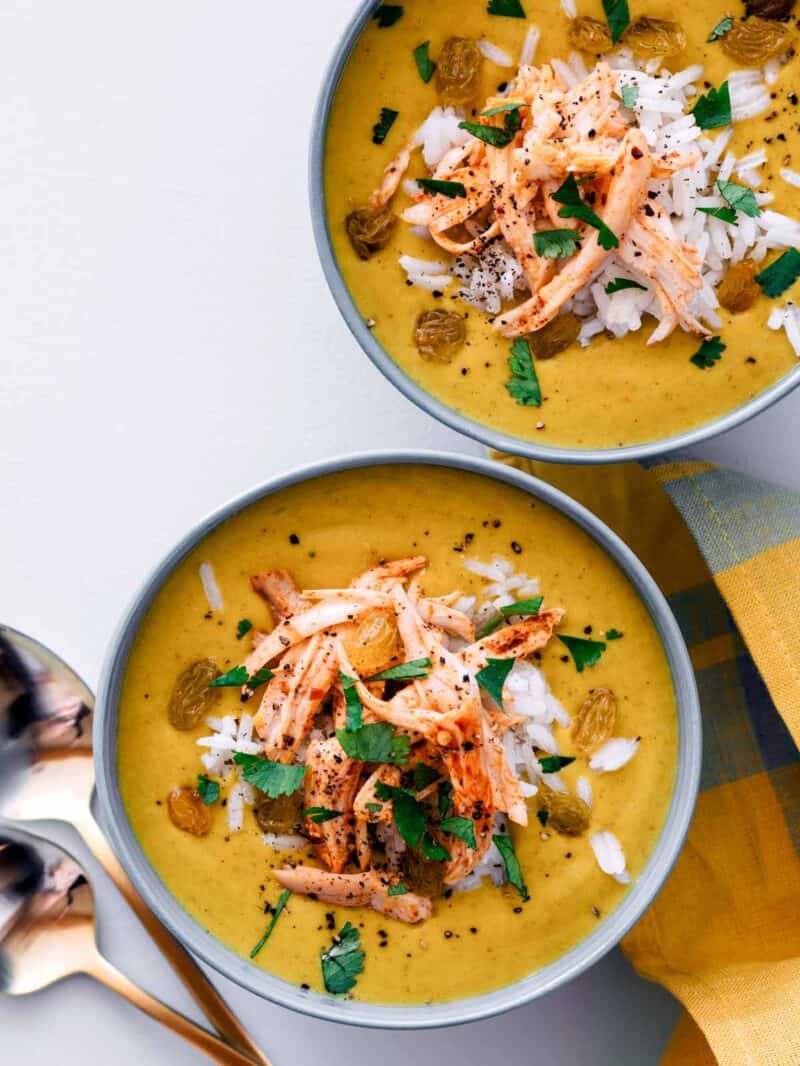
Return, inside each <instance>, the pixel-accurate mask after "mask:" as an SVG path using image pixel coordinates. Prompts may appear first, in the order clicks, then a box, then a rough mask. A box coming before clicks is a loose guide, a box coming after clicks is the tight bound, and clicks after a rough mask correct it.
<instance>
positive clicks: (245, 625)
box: [236, 618, 253, 640]
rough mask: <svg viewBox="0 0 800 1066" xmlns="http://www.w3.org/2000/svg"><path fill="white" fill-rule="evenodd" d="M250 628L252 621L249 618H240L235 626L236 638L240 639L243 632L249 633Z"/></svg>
mask: <svg viewBox="0 0 800 1066" xmlns="http://www.w3.org/2000/svg"><path fill="white" fill-rule="evenodd" d="M252 628H253V623H252V622H251V621H250V619H249V618H240V619H239V623H238V625H237V626H236V639H237V640H241V639H242V637H243V636H244V635H245V633H249V632H250V630H251V629H252Z"/></svg>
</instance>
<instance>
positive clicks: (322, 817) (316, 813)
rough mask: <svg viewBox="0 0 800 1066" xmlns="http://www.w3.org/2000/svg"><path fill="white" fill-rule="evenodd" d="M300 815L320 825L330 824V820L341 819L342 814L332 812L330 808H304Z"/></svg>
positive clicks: (340, 812)
mask: <svg viewBox="0 0 800 1066" xmlns="http://www.w3.org/2000/svg"><path fill="white" fill-rule="evenodd" d="M300 813H301V814H302V816H303V817H304V818H310V819H311V821H312V822H315V823H316V824H317V825H322V823H323V822H330V821H331V819H332V818H341V817H342V813H343V812H342V811H332V810H331V809H330V807H306V809H305V810H304V811H301V812H300Z"/></svg>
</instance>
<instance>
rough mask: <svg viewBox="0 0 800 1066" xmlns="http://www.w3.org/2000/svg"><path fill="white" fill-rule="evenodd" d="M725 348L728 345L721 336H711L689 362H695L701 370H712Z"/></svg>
mask: <svg viewBox="0 0 800 1066" xmlns="http://www.w3.org/2000/svg"><path fill="white" fill-rule="evenodd" d="M725 348H726V345H724V344H723V343H722V341H721V340H720V339H719V337H710V338H709V339H708V340H704V341H703V343H702V344H701V345H700V347H699V348H698V349H697V351H696V352H695V353H694V355H693V356H692V357H691V359H690V360H689V362H690V363H694V365H695V366H696V367H699V369H700V370H710V369H711V367H713V365H714V364H715V363H716V362H717V360H719V359H721V358H722V353H723V352H724V351H725Z"/></svg>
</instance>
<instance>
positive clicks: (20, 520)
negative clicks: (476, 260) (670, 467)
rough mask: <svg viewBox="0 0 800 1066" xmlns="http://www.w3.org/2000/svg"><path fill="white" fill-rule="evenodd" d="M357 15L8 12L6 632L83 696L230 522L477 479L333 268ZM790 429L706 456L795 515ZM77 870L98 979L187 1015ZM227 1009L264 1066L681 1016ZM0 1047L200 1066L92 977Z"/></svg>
mask: <svg viewBox="0 0 800 1066" xmlns="http://www.w3.org/2000/svg"><path fill="white" fill-rule="evenodd" d="M354 3H355V0H325V2H322V0H306V3H297V2H285V3H284V2H278V0H229V2H227V3H225V2H222V0H217V2H211V0H167V2H164V0H159V2H156V0H139V2H138V3H136V4H122V3H119V4H118V3H109V2H108V0H71V2H70V3H64V2H61V0H50V2H49V3H48V2H39V3H34V4H31V3H30V2H29V0H0V501H2V502H0V593H1V597H0V620H2V621H4V622H7V623H9V624H11V625H14V626H16V627H18V628H20V629H22V630H25V631H28V632H30V633H32V634H34V635H36V636H38V637H39V638H41V639H42V640H44V641H45V642H46V643H48V644H50V645H51V646H52V647H53V648H55V649H56V650H58V651H59V652H60V653H61V654H62V655H63V656H64V657H65V658H66V659H67V660H68V661H69V662H71V663H72V664H73V665H74V666H75V667H76V668H77V669H78V670H79V671H80V672H81V673H82V674H83V675H84V676H85V677H86V678H87V680H88V681H89V682H90V683H92V684H94V683H95V682H96V680H97V675H98V670H99V666H100V662H101V658H102V655H103V652H104V650H105V648H106V644H107V642H108V639H109V635H110V633H111V630H112V627H113V626H114V625H115V623H116V621H117V619H118V617H119V615H120V613H121V611H122V608H123V606H124V605H125V604H126V602H127V601H128V600H129V598H130V597H131V596H132V594H133V592H134V591H135V589H136V587H137V585H138V583H139V581H140V579H141V577H142V576H143V574H144V573H145V572H146V571H147V569H148V568H149V567H150V566H151V565H152V564H153V563H154V562H155V561H156V560H157V559H158V558H159V557H160V556H161V555H162V554H163V553H164V552H165V551H166V550H167V549H168V548H169V547H170V546H171V545H172V544H173V542H174V541H175V540H176V539H177V538H178V537H179V536H180V535H181V534H182V533H183V532H184V531H185V530H186V529H187V528H188V527H189V526H190V525H191V524H192V523H194V521H195V520H196V519H197V518H199V517H200V516H201V515H203V514H204V513H205V512H206V511H208V510H210V509H212V508H214V507H215V506H217V505H218V504H219V503H220V502H222V501H223V500H225V499H227V498H228V497H230V496H232V495H233V494H235V493H238V492H239V491H241V490H243V489H245V488H247V487H249V486H251V485H253V484H254V483H256V482H258V481H260V480H263V479H264V478H267V477H269V476H271V475H272V474H274V473H276V472H277V471H280V470H282V469H285V468H287V467H290V466H294V465H297V464H300V463H304V462H307V461H309V460H312V459H318V458H321V457H324V456H328V455H333V454H337V453H341V452H344V451H348V450H356V449H366V448H372V447H403V446H407V445H420V446H424V447H431V448H437V449H453V450H461V451H469V452H480V451H481V448H480V446H479V445H477V444H475V443H474V442H472V441H469V440H467V439H466V438H463V437H461V436H459V435H458V434H456V433H453V432H451V431H449V430H448V429H446V428H444V427H442V426H440V425H438V424H437V423H435V422H433V421H432V420H431V419H430V418H428V417H427V416H426V415H424V414H423V413H421V412H420V411H417V410H416V409H415V408H414V407H412V406H411V405H410V404H409V403H408V402H407V401H406V400H404V399H403V398H402V397H401V396H400V395H399V394H398V393H396V392H395V391H394V390H393V389H392V388H391V387H390V386H389V385H388V384H387V383H386V382H385V381H384V380H383V378H382V377H381V376H380V375H379V374H378V372H377V371H376V370H374V369H373V368H372V367H371V365H370V364H369V363H368V362H367V360H366V359H365V357H364V356H363V355H362V354H361V353H360V351H359V350H358V349H357V346H356V344H355V342H354V341H353V340H352V339H351V337H350V335H349V333H348V332H347V330H346V328H345V326H344V324H343V322H342V320H341V319H340V317H339V314H338V312H337V311H336V309H335V307H334V305H333V302H332V300H331V298H330V296H329V294H328V291H327V289H326V286H325V282H324V280H323V277H322V272H321V270H320V267H319V264H318V261H317V256H316V252H315V249H314V246H313V241H312V235H311V227H310V223H309V219H308V209H307V202H306V195H307V194H306V154H307V141H308V129H309V122H310V116H311V111H312V106H313V103H314V99H315V96H316V92H317V87H318V84H319V80H320V77H321V73H322V69H323V67H324V64H325V63H326V62H327V59H328V56H329V54H330V52H331V50H332V48H333V45H334V42H335V40H336V39H337V37H338V35H339V33H340V32H341V30H342V29H343V27H344V24H345V22H346V20H347V18H348V15H349V13H350V12H351V11H352V9H353V7H354ZM766 343H769V339H768V338H767V339H766ZM297 412H304V418H300V417H298V414H297ZM798 413H800V393H797V394H795V396H794V397H789V398H788V399H786V400H784V401H783V402H782V403H781V404H779V405H778V406H776V407H774V408H773V409H772V410H771V411H769V412H767V413H766V414H764V415H762V416H761V417H760V418H759V419H758V420H756V421H755V422H751V423H750V424H749V425H747V426H744V427H742V428H741V429H739V430H738V431H736V432H734V433H731V434H729V435H728V436H726V437H725V438H724V439H720V440H717V441H715V442H714V443H713V444H709V445H706V446H705V447H703V448H701V449H698V454H701V455H703V456H705V457H709V458H714V459H717V460H719V461H722V462H727V463H728V464H730V465H733V466H738V467H739V468H742V469H747V470H750V471H752V472H754V473H759V474H761V475H763V476H767V477H772V478H773V479H779V480H781V481H784V482H785V483H787V484H793V485H795V486H797V487H799V488H800V451H799V450H798V448H797V446H796V443H795V440H796V438H795V436H794V427H795V425H796V422H797V416H798ZM50 828H51V829H52V833H53V835H54V836H57V838H58V839H59V840H61V841H62V842H64V843H66V844H67V845H68V846H69V847H70V848H72V849H73V850H74V851H75V852H76V854H78V855H80V856H81V857H82V858H85V857H86V852H85V849H84V848H83V847H82V845H81V844H80V843H79V841H78V840H77V838H76V837H75V836H74V834H73V833H72V832H71V831H70V830H68V829H66V828H65V827H63V826H61V827H59V826H57V825H54V826H52V827H50ZM87 865H88V866H89V868H90V869H91V870H92V872H93V873H96V895H97V897H98V907H99V928H100V942H101V945H102V947H103V949H104V951H106V952H107V953H108V955H109V957H110V958H111V959H112V960H113V961H114V962H115V963H116V964H117V965H118V966H120V967H121V968H123V969H124V970H126V971H127V972H128V973H129V974H130V975H131V976H132V977H134V978H135V979H137V980H139V981H140V982H141V983H142V984H143V985H145V986H146V987H147V988H148V989H149V990H150V991H152V992H154V993H155V994H157V995H159V996H162V997H163V998H165V999H167V1000H169V1001H170V1002H172V1003H173V1004H175V1005H176V1006H178V1007H181V1008H182V1009H184V1010H186V1011H187V1012H189V1013H194V1012H193V1011H192V1008H191V1006H190V1004H189V1002H188V1000H187V997H186V995H185V994H184V993H183V990H182V988H181V987H180V986H179V985H178V983H177V982H176V980H175V979H174V978H173V975H172V972H171V971H170V970H169V968H168V967H167V965H166V963H164V962H163V960H162V959H161V957H160V956H159V955H158V953H157V952H156V951H155V949H154V948H153V947H152V945H151V944H150V942H149V940H148V938H147V937H146V935H145V934H144V933H143V932H142V930H141V929H140V927H139V926H138V924H137V922H136V920H135V919H134V918H133V917H132V916H131V915H130V914H128V913H127V912H126V910H125V907H124V905H123V904H122V903H121V901H120V900H119V898H118V897H117V896H116V895H115V893H114V891H113V889H112V888H111V887H110V885H109V883H108V882H107V881H106V880H105V878H104V877H103V875H102V874H101V873H99V872H97V867H96V866H93V865H92V863H91V860H89V861H88V862H87ZM218 983H219V985H220V986H221V988H222V990H223V992H224V994H225V995H226V996H227V997H228V998H229V1000H230V1002H232V1003H233V1004H234V1006H235V1007H236V1009H237V1010H238V1011H239V1012H240V1013H241V1015H242V1017H243V1018H244V1019H245V1021H246V1023H247V1024H248V1025H249V1027H250V1028H251V1030H252V1032H253V1033H254V1034H255V1035H256V1037H257V1038H258V1039H259V1040H260V1041H261V1043H262V1044H263V1046H264V1047H265V1048H266V1049H267V1050H268V1051H269V1052H271V1053H272V1054H273V1056H274V1061H275V1066H302V1064H306V1063H308V1064H312V1063H313V1064H315V1066H316V1063H317V1062H318V1061H319V1059H320V1053H321V1052H322V1053H323V1054H324V1055H325V1061H327V1062H331V1063H345V1062H346V1063H348V1064H350V1066H362V1064H363V1066H368V1064H370V1066H371V1064H373V1063H375V1062H380V1063H381V1064H382V1066H400V1064H401V1063H407V1062H408V1061H409V1060H411V1061H413V1062H414V1063H415V1064H416V1066H428V1064H431V1066H432V1064H434V1063H437V1064H438V1063H440V1062H441V1059H442V1057H443V1056H446V1057H447V1059H448V1061H453V1062H459V1063H462V1064H464V1066H478V1064H482V1063H484V1062H485V1061H486V1060H487V1058H488V1057H489V1056H491V1055H493V1054H497V1051H500V1049H501V1048H502V1051H501V1054H502V1055H503V1057H504V1058H506V1059H508V1060H509V1061H513V1060H514V1059H516V1058H518V1057H522V1061H525V1062H531V1061H535V1062H537V1063H557V1064H560V1066H561V1064H563V1066H589V1064H591V1066H598V1064H605V1063H614V1064H615V1066H627V1064H631V1066H633V1064H636V1066H648V1064H651V1063H656V1062H657V1061H658V1057H659V1054H660V1052H661V1050H662V1049H663V1047H664V1046H665V1044H666V1042H667V1040H668V1037H669V1034H670V1032H671V1030H672V1027H673V1025H674V1023H675V1020H676V1018H677V1016H678V1007H677V1005H676V1004H675V1003H674V1002H673V1001H672V1000H671V998H670V997H669V996H668V995H667V994H666V993H665V992H664V991H662V990H661V989H660V988H657V987H655V986H653V985H650V984H647V983H646V982H644V981H641V980H639V979H638V978H637V977H636V976H635V975H634V973H633V972H632V970H631V969H630V967H629V966H628V964H627V963H626V962H625V961H624V959H623V958H622V956H621V955H620V954H618V953H615V954H612V955H611V956H609V957H608V958H607V959H606V960H605V961H604V962H602V963H601V964H600V965H598V966H597V967H595V969H594V970H592V971H591V972H589V973H588V974H586V975H584V976H583V977H582V978H581V979H580V980H578V981H576V982H574V983H573V984H572V985H570V986H569V987H567V988H564V989H562V990H560V991H559V992H557V993H555V994H553V995H551V996H550V997H548V998H547V999H546V1000H545V1001H541V1002H538V1003H534V1004H532V1005H531V1006H529V1007H526V1008H522V1009H520V1010H518V1011H516V1012H514V1013H512V1014H510V1015H507V1016H506V1017H504V1018H500V1019H495V1020H493V1021H488V1022H483V1023H479V1024H475V1025H471V1026H467V1027H462V1028H461V1029H457V1030H449V1031H441V1032H438V1033H423V1034H399V1035H396V1034H388V1035H387V1034H381V1033H376V1032H371V1031H367V1030H351V1029H347V1028H345V1027H343V1026H336V1025H332V1024H328V1023H324V1022H318V1021H312V1020H309V1019H306V1018H303V1017H301V1016H299V1015H295V1014H292V1013H290V1012H288V1011H285V1010H283V1009H281V1008H279V1007H275V1006H272V1005H271V1004H269V1003H265V1002H261V1001H260V1000H258V999H257V998H256V997H254V996H253V995H251V994H249V993H247V992H244V991H241V990H239V989H238V988H236V987H235V986H234V985H232V984H230V983H228V982H227V981H225V980H223V979H222V978H219V980H218ZM0 1033H2V1056H1V1057H2V1059H3V1060H4V1061H7V1062H17V1061H44V1058H45V1056H48V1057H49V1056H53V1055H55V1056H57V1057H58V1061H59V1062H60V1063H62V1064H63V1066H72V1064H73V1063H74V1064H76V1066H77V1064H78V1063H84V1062H87V1061H89V1062H91V1061H100V1056H101V1055H103V1056H106V1057H107V1059H108V1060H109V1061H113V1062H115V1063H117V1064H119V1066H126V1064H128V1063H130V1064H131V1066H140V1064H141V1063H142V1062H147V1063H148V1064H149V1066H160V1064H164V1066H180V1064H183V1063H190V1062H198V1061H200V1056H199V1055H198V1054H197V1053H195V1052H193V1051H192V1050H190V1049H189V1048H188V1047H187V1046H185V1045H183V1044H182V1043H181V1042H180V1041H179V1040H178V1039H177V1038H175V1037H173V1036H172V1035H170V1034H168V1033H166V1032H165V1031H162V1030H161V1029H160V1027H159V1026H157V1025H156V1024H155V1023H153V1022H151V1021H149V1020H146V1019H144V1018H143V1017H141V1016H140V1015H138V1014H137V1013H136V1012H135V1011H134V1010H133V1009H132V1008H131V1007H129V1006H127V1005H126V1004H125V1003H123V1002H122V1001H121V1000H118V999H116V998H115V997H114V996H113V995H112V994H111V993H109V992H107V991H106V990H104V989H102V988H100V987H99V986H96V985H93V984H92V983H91V982H90V981H89V980H88V978H75V979H72V980H69V981H66V982H63V983H62V984H61V985H59V986H57V987H54V988H52V989H50V990H48V991H45V992H43V993H40V994H38V995H35V996H30V997H28V998H27V999H25V1000H22V999H20V1000H7V999H6V1000H2V999H0ZM495 1049H497V1050H495ZM202 1061H205V1060H204V1059H203V1060H202Z"/></svg>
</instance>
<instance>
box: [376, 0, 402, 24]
mask: <svg viewBox="0 0 800 1066" xmlns="http://www.w3.org/2000/svg"><path fill="white" fill-rule="evenodd" d="M372 17H373V18H374V19H375V21H376V22H377V23H378V27H379V28H380V29H382V30H386V29H388V28H389V26H394V24H395V22H397V21H398V19H401V18H402V17H403V8H402V6H401V5H400V4H381V6H380V7H379V8H378V10H377V11H376V12H375V13H374V14H373V16H372Z"/></svg>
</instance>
